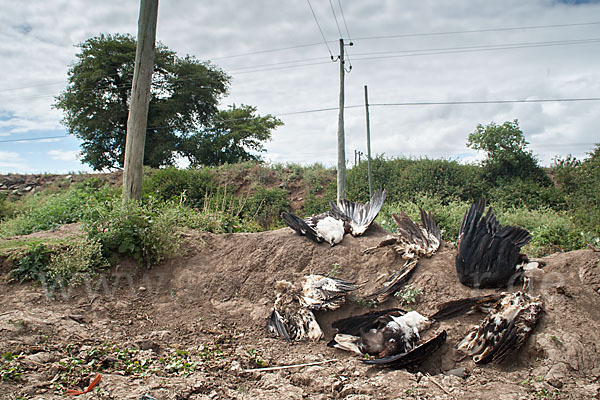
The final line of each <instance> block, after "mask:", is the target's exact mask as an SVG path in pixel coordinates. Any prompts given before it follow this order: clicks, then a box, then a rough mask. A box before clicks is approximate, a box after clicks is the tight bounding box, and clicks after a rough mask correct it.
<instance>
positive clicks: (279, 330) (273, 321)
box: [266, 310, 292, 340]
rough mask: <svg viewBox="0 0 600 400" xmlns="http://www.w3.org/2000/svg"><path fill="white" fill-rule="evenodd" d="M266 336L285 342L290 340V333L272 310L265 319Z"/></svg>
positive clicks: (279, 316)
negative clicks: (284, 340)
mask: <svg viewBox="0 0 600 400" xmlns="http://www.w3.org/2000/svg"><path fill="white" fill-rule="evenodd" d="M266 330H267V336H269V337H280V338H283V339H287V340H292V337H291V335H290V332H289V331H288V329H287V328H286V325H285V321H283V318H282V317H281V315H280V314H279V313H278V312H277V310H273V311H272V312H271V315H269V318H268V319H267V325H266Z"/></svg>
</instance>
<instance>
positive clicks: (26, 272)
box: [9, 244, 52, 283]
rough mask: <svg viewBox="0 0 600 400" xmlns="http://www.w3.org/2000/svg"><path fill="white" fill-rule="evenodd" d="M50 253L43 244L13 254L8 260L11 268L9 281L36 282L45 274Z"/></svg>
mask: <svg viewBox="0 0 600 400" xmlns="http://www.w3.org/2000/svg"><path fill="white" fill-rule="evenodd" d="M51 255H52V251H51V250H50V249H49V248H48V247H46V246H45V245H44V244H35V245H32V246H30V247H29V248H28V249H27V250H25V251H23V252H19V253H16V254H13V255H12V256H11V257H10V259H11V261H12V262H13V267H12V269H11V271H10V274H9V276H10V279H14V280H18V281H19V282H21V283H22V282H25V281H38V280H39V279H40V277H41V276H42V275H43V274H45V272H46V268H47V266H48V264H49V262H50V258H51Z"/></svg>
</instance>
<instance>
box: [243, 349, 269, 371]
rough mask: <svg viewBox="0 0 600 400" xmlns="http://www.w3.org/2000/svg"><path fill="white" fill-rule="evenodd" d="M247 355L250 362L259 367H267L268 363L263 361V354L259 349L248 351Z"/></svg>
mask: <svg viewBox="0 0 600 400" xmlns="http://www.w3.org/2000/svg"><path fill="white" fill-rule="evenodd" d="M246 354H247V355H248V357H249V358H250V361H251V362H252V363H254V364H255V365H257V366H259V367H266V366H267V362H266V361H265V360H264V359H263V355H262V353H261V352H260V351H259V350H257V349H254V348H252V349H250V350H246Z"/></svg>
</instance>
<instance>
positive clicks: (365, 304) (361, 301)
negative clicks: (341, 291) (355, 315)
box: [348, 296, 379, 308]
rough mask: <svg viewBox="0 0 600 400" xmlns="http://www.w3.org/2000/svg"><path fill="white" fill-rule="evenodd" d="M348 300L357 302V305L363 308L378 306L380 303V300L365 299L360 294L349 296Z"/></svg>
mask: <svg viewBox="0 0 600 400" xmlns="http://www.w3.org/2000/svg"><path fill="white" fill-rule="evenodd" d="M348 300H350V301H351V302H353V303H354V304H356V306H357V307H362V308H377V306H378V305H379V302H377V300H365V299H363V298H360V297H358V296H349V297H348Z"/></svg>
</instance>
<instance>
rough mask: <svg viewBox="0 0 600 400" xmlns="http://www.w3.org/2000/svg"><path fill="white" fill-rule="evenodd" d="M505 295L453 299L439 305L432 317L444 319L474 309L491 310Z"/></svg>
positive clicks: (437, 319) (439, 319)
mask: <svg viewBox="0 0 600 400" xmlns="http://www.w3.org/2000/svg"><path fill="white" fill-rule="evenodd" d="M502 297H503V295H502V294H490V295H487V296H477V297H469V298H466V299H460V300H452V301H448V302H446V303H443V304H440V305H439V306H438V311H437V312H436V313H435V314H433V315H432V316H431V317H430V318H431V319H435V320H436V321H444V320H447V319H450V318H455V317H458V316H461V315H464V314H468V313H471V312H474V311H483V312H486V313H487V312H489V310H490V309H491V308H492V307H493V306H494V305H495V304H496V303H497V302H498V301H499V300H500V299H501V298H502Z"/></svg>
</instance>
